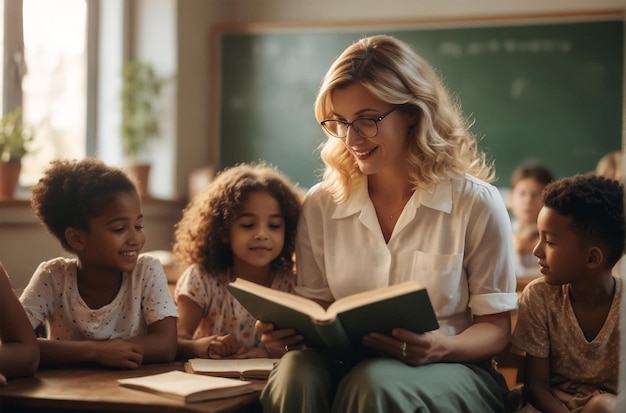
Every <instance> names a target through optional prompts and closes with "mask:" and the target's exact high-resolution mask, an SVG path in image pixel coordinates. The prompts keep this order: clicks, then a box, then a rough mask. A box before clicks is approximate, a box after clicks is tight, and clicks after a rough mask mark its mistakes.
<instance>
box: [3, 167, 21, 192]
mask: <svg viewBox="0 0 626 413" xmlns="http://www.w3.org/2000/svg"><path fill="white" fill-rule="evenodd" d="M21 170H22V162H21V161H9V162H0V199H13V198H15V189H16V188H17V183H18V181H19V177H20V171H21Z"/></svg>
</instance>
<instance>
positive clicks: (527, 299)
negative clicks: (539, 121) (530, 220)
mask: <svg viewBox="0 0 626 413" xmlns="http://www.w3.org/2000/svg"><path fill="white" fill-rule="evenodd" d="M623 199H624V198H623V188H622V185H621V184H620V183H619V182H617V181H614V180H610V179H606V178H603V177H598V176H592V175H589V176H585V175H577V176H574V177H570V178H565V179H561V180H559V181H556V182H553V183H551V184H549V185H548V186H547V187H546V188H545V191H544V195H543V201H544V206H543V208H542V209H541V212H540V213H539V218H538V220H537V224H538V228H539V234H540V239H539V243H538V244H537V246H536V247H535V250H534V254H535V255H536V256H537V258H538V259H539V265H540V267H541V273H542V274H543V275H544V276H543V278H539V279H536V280H534V281H532V282H531V283H530V284H528V286H527V287H526V289H525V290H524V291H523V292H522V296H521V298H520V303H519V316H518V321H517V326H516V329H515V332H514V333H513V336H512V342H513V346H514V349H517V350H521V351H523V352H525V353H526V356H525V360H524V396H525V400H526V402H527V404H526V405H525V406H524V407H523V410H520V411H523V412H537V411H542V412H582V413H588V412H615V410H616V403H617V401H616V394H617V374H618V367H619V363H618V358H619V354H620V346H619V330H618V327H619V313H620V302H621V295H622V280H621V278H620V277H619V276H613V275H612V274H611V269H612V268H613V265H615V263H616V262H617V261H618V260H619V259H620V258H621V257H622V255H623V253H624V238H625V236H626V234H625V230H624V204H623Z"/></svg>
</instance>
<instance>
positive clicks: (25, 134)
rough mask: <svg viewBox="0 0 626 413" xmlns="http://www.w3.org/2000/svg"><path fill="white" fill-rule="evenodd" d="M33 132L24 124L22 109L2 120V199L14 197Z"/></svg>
mask: <svg viewBox="0 0 626 413" xmlns="http://www.w3.org/2000/svg"><path fill="white" fill-rule="evenodd" d="M32 140H33V131H32V129H31V128H29V127H26V126H25V125H24V123H23V122H22V109H21V108H17V109H15V110H13V111H12V112H10V113H7V114H6V115H5V116H3V117H2V118H1V119H0V199H11V198H13V197H14V194H15V189H16V188H17V184H18V181H19V176H20V171H21V170H22V158H23V157H24V155H26V154H27V153H28V152H29V150H28V144H29V142H30V141H32Z"/></svg>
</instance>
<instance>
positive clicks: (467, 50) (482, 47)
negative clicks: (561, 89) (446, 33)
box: [439, 39, 572, 57]
mask: <svg viewBox="0 0 626 413" xmlns="http://www.w3.org/2000/svg"><path fill="white" fill-rule="evenodd" d="M571 51H572V44H571V42H570V41H567V40H556V39H533V40H513V39H506V40H497V39H493V40H483V41H468V42H455V41H442V42H440V43H439V53H441V54H442V55H444V56H451V57H461V56H479V55H485V54H500V53H503V54H514V53H515V54H519V53H569V52H571Z"/></svg>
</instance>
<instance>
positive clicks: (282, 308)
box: [228, 279, 439, 358]
mask: <svg viewBox="0 0 626 413" xmlns="http://www.w3.org/2000/svg"><path fill="white" fill-rule="evenodd" d="M228 289H229V291H230V292H231V293H232V294H233V295H234V296H235V298H236V299H237V300H238V301H239V302H240V303H241V304H242V305H243V306H244V307H245V308H246V309H247V310H248V311H249V312H250V314H252V315H253V316H254V317H256V318H257V319H259V320H261V321H264V322H271V323H273V324H274V327H275V328H276V329H284V328H293V329H295V330H296V331H297V332H298V334H301V335H302V336H304V339H305V342H306V344H307V346H309V347H313V348H322V349H328V350H329V351H331V352H333V353H336V354H337V355H338V356H340V357H341V356H342V355H351V358H354V354H358V357H367V356H368V355H370V351H368V350H367V348H365V347H364V346H363V345H362V344H361V340H362V337H363V336H365V335H367V334H369V333H370V332H372V331H375V332H379V333H382V334H386V335H390V334H391V330H392V329H394V328H404V329H407V330H410V331H413V332H416V333H423V332H426V331H432V330H436V329H437V328H439V323H438V322H437V318H436V316H435V312H434V310H433V307H432V304H431V301H430V298H429V297H428V292H427V291H426V289H425V288H423V287H421V286H420V285H419V284H418V283H416V282H414V281H408V282H405V283H401V284H397V285H392V286H389V287H383V288H379V289H376V290H371V291H366V292H363V293H359V294H355V295H352V296H349V297H344V298H342V299H340V300H337V301H335V302H334V303H333V304H331V305H330V306H329V307H328V309H327V310H324V308H323V307H322V306H321V305H319V304H318V303H316V302H315V301H313V300H310V299H308V298H305V297H301V296H298V295H295V294H290V293H287V292H284V291H279V290H273V289H271V288H268V287H264V286H262V285H259V284H255V283H252V282H249V281H246V280H242V279H237V280H236V281H234V282H232V283H230V284H229V285H228Z"/></svg>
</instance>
